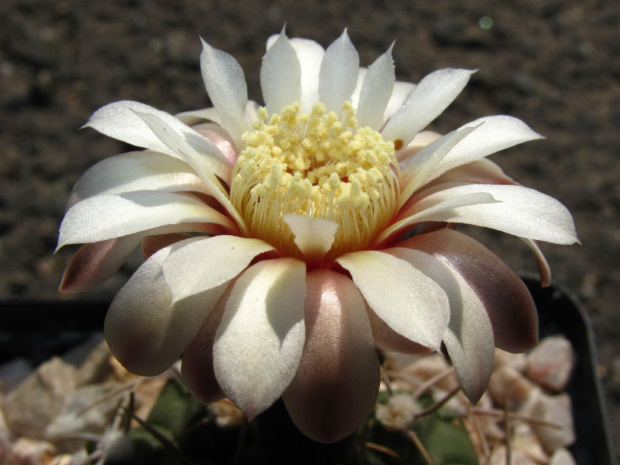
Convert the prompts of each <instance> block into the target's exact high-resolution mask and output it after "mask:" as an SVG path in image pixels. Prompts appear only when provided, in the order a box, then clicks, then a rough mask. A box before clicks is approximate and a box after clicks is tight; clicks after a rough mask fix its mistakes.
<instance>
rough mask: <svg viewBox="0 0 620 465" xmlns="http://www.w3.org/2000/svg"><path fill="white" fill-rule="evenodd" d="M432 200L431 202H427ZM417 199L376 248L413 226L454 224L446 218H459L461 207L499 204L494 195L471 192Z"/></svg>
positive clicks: (382, 237)
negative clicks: (432, 222) (432, 223)
mask: <svg viewBox="0 0 620 465" xmlns="http://www.w3.org/2000/svg"><path fill="white" fill-rule="evenodd" d="M427 199H430V200H427ZM416 200H417V199H416V198H414V199H412V200H411V201H409V203H410V205H411V206H410V207H409V208H406V207H405V208H404V212H403V213H401V214H400V215H399V216H398V218H397V221H396V222H394V223H392V224H391V225H390V226H389V227H387V228H386V229H385V230H384V231H383V232H382V233H381V234H379V236H377V238H376V239H375V240H374V246H375V247H377V246H382V245H383V244H385V243H387V242H388V240H389V239H391V238H394V237H395V236H396V235H397V234H400V233H401V231H403V230H404V229H405V228H407V227H409V226H413V225H415V224H418V223H422V222H425V221H439V222H446V223H448V222H453V223H456V222H457V221H452V220H450V221H448V220H445V219H444V218H452V217H455V216H457V214H456V213H455V212H456V209H457V208H459V207H461V208H463V207H469V206H472V205H487V204H493V203H499V201H498V200H496V199H495V198H494V197H493V196H492V195H490V194H488V193H485V192H470V193H463V194H462V195H453V196H449V195H448V196H436V197H433V196H432V195H429V196H428V197H426V198H424V199H423V200H421V201H419V202H416Z"/></svg>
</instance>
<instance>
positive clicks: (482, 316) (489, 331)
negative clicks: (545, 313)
mask: <svg viewBox="0 0 620 465" xmlns="http://www.w3.org/2000/svg"><path fill="white" fill-rule="evenodd" d="M389 253H391V254H393V255H394V256H396V257H398V258H400V259H402V260H406V261H408V262H409V263H411V265H413V266H415V267H416V268H417V269H418V270H420V271H422V272H423V273H424V274H426V275H427V276H429V277H430V278H431V279H433V280H434V281H435V282H438V283H441V287H442V288H443V290H444V291H445V292H446V294H447V295H448V299H449V301H450V323H449V325H448V329H447V330H446V332H445V334H444V336H443V342H444V344H445V345H446V349H447V350H448V355H450V360H451V361H452V364H453V365H454V367H455V368H456V373H457V375H458V378H459V381H460V382H461V387H462V388H463V392H464V393H465V395H466V396H467V398H468V399H469V400H470V401H471V402H472V403H474V404H475V403H476V402H478V400H479V399H480V397H481V396H482V394H483V393H484V391H485V389H486V387H487V384H488V382H489V378H490V377H491V372H492V371H493V359H494V355H495V344H494V339H493V328H492V327H491V321H490V320H489V317H488V315H487V312H486V310H485V307H484V305H483V303H482V302H481V300H480V298H479V297H478V296H477V295H476V292H475V291H474V290H473V289H472V288H471V287H470V286H469V284H468V283H467V281H465V279H464V278H463V276H461V275H460V274H459V273H458V272H457V271H456V270H454V269H453V268H451V267H449V266H446V265H445V264H444V263H443V262H442V261H441V260H439V259H437V258H435V257H434V256H432V255H430V254H427V253H424V252H421V251H418V250H412V249H405V248H393V249H390V250H389Z"/></svg>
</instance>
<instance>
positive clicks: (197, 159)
mask: <svg viewBox="0 0 620 465" xmlns="http://www.w3.org/2000/svg"><path fill="white" fill-rule="evenodd" d="M136 114H137V115H138V116H139V117H140V118H141V119H142V120H143V121H144V122H145V123H146V124H147V125H148V127H149V128H150V129H151V131H153V134H155V135H156V136H157V137H158V138H159V139H161V141H162V142H164V143H165V144H166V145H167V146H169V147H171V148H173V149H174V151H175V152H176V153H178V154H179V155H180V156H181V158H182V159H183V160H184V161H185V162H187V163H188V164H189V165H190V166H191V167H192V168H194V170H195V171H196V173H197V174H198V175H199V176H200V178H201V179H202V182H203V183H204V184H205V187H206V189H207V191H208V192H209V194H210V195H212V196H213V197H215V199H216V200H218V201H219V202H220V204H221V205H222V206H223V207H224V208H225V209H226V211H227V212H228V214H229V215H230V216H231V217H232V218H233V219H234V220H235V222H236V223H237V226H238V227H239V229H241V231H242V232H243V233H247V230H246V226H245V223H244V221H243V219H242V218H241V215H239V212H238V211H237V210H236V209H235V207H234V206H233V204H232V203H231V202H230V197H229V195H228V192H226V190H225V189H224V188H223V187H222V184H221V183H220V182H219V181H218V179H217V178H216V177H215V175H218V176H219V177H220V178H222V179H224V180H225V181H226V182H227V183H228V184H230V177H231V170H232V166H231V165H230V163H229V161H228V160H226V157H225V156H224V155H223V154H222V153H221V152H220V151H219V149H218V148H217V147H215V146H214V145H213V144H212V143H211V142H209V141H208V140H207V139H205V138H204V137H202V136H201V135H199V134H198V133H197V132H195V131H194V132H195V134H196V136H197V137H196V138H194V137H192V138H189V139H184V138H182V137H181V136H180V135H179V134H178V133H177V132H176V131H175V130H174V129H173V128H172V127H170V126H169V125H168V124H167V123H166V122H165V121H164V120H162V119H160V118H159V117H158V116H157V115H154V114H149V113H136ZM190 141H193V143H192V144H190ZM209 153H214V154H216V155H217V156H218V157H221V158H222V159H224V160H226V166H225V170H224V171H221V170H220V171H214V168H217V166H216V163H214V159H213V158H212V157H210V156H205V155H207V154H209Z"/></svg>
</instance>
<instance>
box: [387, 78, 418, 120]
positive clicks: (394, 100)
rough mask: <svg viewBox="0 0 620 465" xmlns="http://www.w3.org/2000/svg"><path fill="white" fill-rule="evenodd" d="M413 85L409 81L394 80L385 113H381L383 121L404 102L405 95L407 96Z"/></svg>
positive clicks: (413, 87)
mask: <svg viewBox="0 0 620 465" xmlns="http://www.w3.org/2000/svg"><path fill="white" fill-rule="evenodd" d="M415 87H416V85H415V84H413V83H411V82H403V81H396V82H395V83H394V90H393V91H392V96H391V97H390V101H389V102H388V104H387V108H386V109H385V113H384V114H383V121H384V122H385V121H387V120H388V119H390V118H391V117H392V115H393V114H394V113H396V111H398V110H399V109H400V107H402V106H403V103H405V101H406V100H407V97H409V95H410V94H411V92H413V89H415Z"/></svg>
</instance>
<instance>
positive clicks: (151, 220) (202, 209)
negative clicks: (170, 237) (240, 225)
mask: <svg viewBox="0 0 620 465" xmlns="http://www.w3.org/2000/svg"><path fill="white" fill-rule="evenodd" d="M196 222H203V223H215V224H219V225H221V226H223V227H225V228H228V229H233V230H234V225H233V224H232V222H231V221H230V220H229V219H228V218H226V217H225V216H224V215H222V214H221V213H219V212H217V211H215V210H214V209H213V208H211V207H209V206H208V205H206V204H204V203H203V202H201V201H199V200H196V199H195V198H192V197H188V196H186V195H182V194H175V193H170V192H154V191H138V192H128V193H125V194H120V195H114V194H103V195H98V196H95V197H91V198H89V199H86V200H83V201H81V202H80V203H78V204H76V205H74V206H73V207H72V208H71V209H70V210H69V211H68V212H67V213H66V215H65V217H64V219H63V221H62V224H61V225H60V233H59V238H58V249H59V248H61V247H63V246H65V245H67V244H85V243H88V242H100V241H105V240H107V239H113V238H115V237H120V236H126V235H128V234H134V233H137V232H140V231H147V230H150V229H154V228H157V227H160V226H165V225H169V224H180V223H196Z"/></svg>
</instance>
